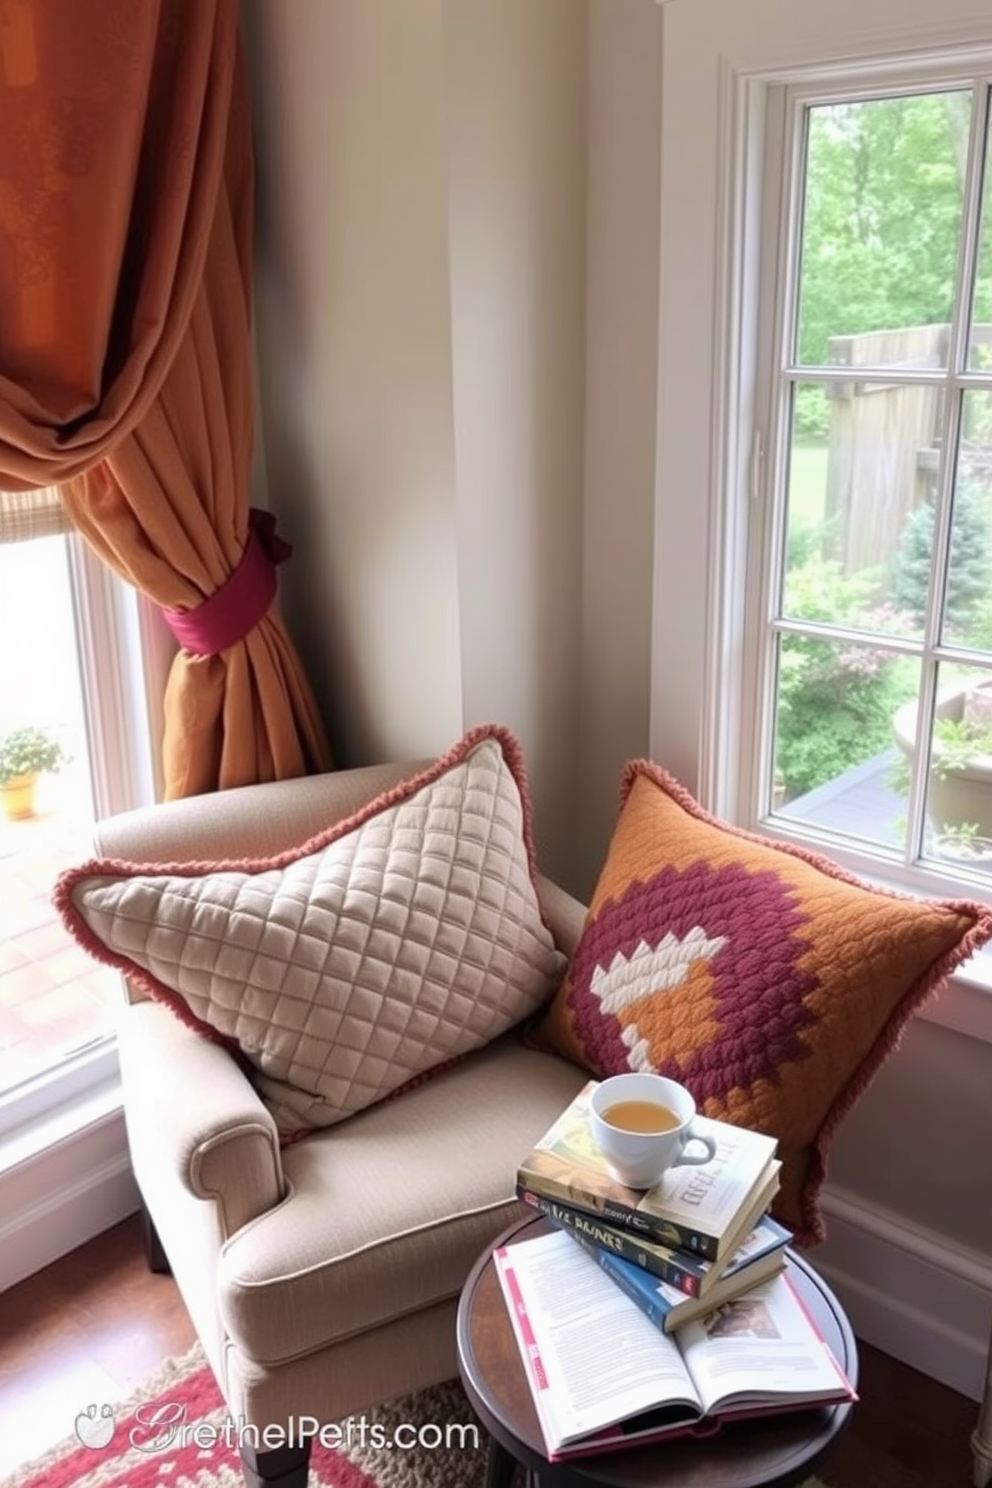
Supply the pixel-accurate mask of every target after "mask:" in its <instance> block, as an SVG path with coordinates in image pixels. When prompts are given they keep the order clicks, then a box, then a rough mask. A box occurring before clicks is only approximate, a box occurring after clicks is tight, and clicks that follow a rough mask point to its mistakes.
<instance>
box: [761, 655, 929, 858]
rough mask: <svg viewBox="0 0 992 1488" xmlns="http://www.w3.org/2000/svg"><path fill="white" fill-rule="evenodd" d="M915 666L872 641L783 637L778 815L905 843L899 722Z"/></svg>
mask: <svg viewBox="0 0 992 1488" xmlns="http://www.w3.org/2000/svg"><path fill="white" fill-rule="evenodd" d="M919 677H920V669H919V664H918V663H917V662H916V661H914V660H911V659H909V658H907V657H901V656H893V655H891V654H889V653H886V652H884V651H881V650H879V649H877V648H875V647H872V646H864V645H859V644H854V643H852V642H846V641H825V640H822V639H817V638H813V637H805V636H795V635H785V636H781V637H780V638H779V660H778V681H777V689H776V705H775V798H774V807H775V810H776V812H777V813H778V814H780V815H782V816H785V817H787V818H790V819H791V820H793V821H796V820H798V821H803V822H808V823H810V824H811V825H815V826H818V827H823V828H825V829H826V830H828V831H831V832H838V833H841V834H842V835H845V836H850V837H852V838H854V839H857V840H860V841H861V842H870V843H873V844H876V845H878V846H882V847H895V848H901V847H902V846H903V844H904V842H905V835H906V798H905V794H904V782H903V780H902V778H901V772H900V770H899V752H898V749H897V748H896V740H895V735H894V733H893V719H894V717H895V715H896V712H897V711H898V709H899V707H900V705H901V704H903V703H905V702H906V701H907V699H910V698H914V697H915V696H916V694H917V691H918V687H919Z"/></svg>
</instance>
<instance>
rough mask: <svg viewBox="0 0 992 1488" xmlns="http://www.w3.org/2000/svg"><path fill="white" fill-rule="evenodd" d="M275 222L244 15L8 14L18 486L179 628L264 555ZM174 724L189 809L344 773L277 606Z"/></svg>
mask: <svg viewBox="0 0 992 1488" xmlns="http://www.w3.org/2000/svg"><path fill="white" fill-rule="evenodd" d="M252 219H253V169H252V155H251V132H250V120H249V113H248V105H247V97H246V90H245V79H244V69H243V59H242V55H241V49H240V39H239V34H238V21H237V0H140V3H133V0H125V3H120V0H72V4H71V6H69V7H67V6H66V4H65V0H0V487H6V488H7V489H9V490H23V489H30V488H32V487H35V486H42V485H52V484H58V485H60V486H61V488H62V492H63V497H64V500H65V502H66V505H67V507H68V509H69V511H70V513H71V516H72V519H73V521H74V523H75V525H76V526H77V527H78V528H79V529H80V531H81V532H82V533H83V535H84V536H85V538H86V539H87V541H88V542H90V543H91V544H92V546H93V547H94V548H95V549H96V550H97V552H99V553H100V555H101V556H102V557H103V558H104V559H105V560H106V562H107V563H109V564H110V565H111V566H112V567H113V568H114V569H115V570H116V572H118V573H119V574H121V575H122V576H123V577H124V578H126V579H127V580H129V581H130V582H131V583H132V584H134V585H136V586H137V587H138V588H139V589H141V590H142V591H143V592H144V593H146V594H148V595H149V596H150V597H151V598H152V599H153V600H154V601H155V603H156V604H158V605H160V606H162V607H163V608H165V609H167V610H170V611H177V612H190V613H195V612H196V610H197V608H198V607H199V606H200V605H201V604H202V603H203V602H204V601H206V600H207V599H210V598H211V597H214V596H217V595H218V593H223V592H224V590H225V586H227V588H228V592H229V590H230V582H231V580H232V575H236V573H237V571H238V570H239V566H241V565H242V561H243V559H244V558H245V556H246V551H247V547H248V543H249V523H250V515H249V509H248V492H249V486H250V470H251V445H252V402H251V361H250V315H251V296H252ZM255 556H256V557H257V553H256V555H255ZM267 566H268V567H269V568H271V562H270V560H269V559H263V560H262V567H263V569H264V568H265V567H267ZM242 576H243V575H242ZM256 607H257V606H256ZM250 608H251V606H250V605H249V609H250ZM263 608H264V600H263ZM248 623H249V624H250V619H249V622H248ZM165 713H166V728H165V739H164V743H163V752H164V761H165V774H166V794H167V795H168V796H181V795H192V794H196V793H198V792H201V791H208V790H213V789H223V788H226V787H228V786H232V785H240V784H248V783H250V782H253V781H258V780H267V779H281V778H286V777H289V776H293V775H300V774H304V773H306V772H307V771H308V770H313V769H322V768H326V767H327V766H328V765H329V763H330V761H329V755H328V750H327V745H326V741H325V736H324V732H323V728H322V725H321V722H320V718H319V715H318V712H317V708H316V705H315V703H314V700H313V697H312V694H311V691H310V688H309V685H308V684H307V682H306V679H305V677H304V676H303V674H302V671H301V668H300V665H299V660H298V658H297V656H296V653H295V651H294V648H293V646H292V643H291V641H290V639H289V637H288V634H287V632H286V630H285V627H284V625H283V623H282V620H281V619H280V617H279V615H278V612H277V610H276V608H275V606H274V605H269V606H268V607H267V608H264V613H262V614H261V616H260V618H258V619H257V623H254V624H251V627H250V629H248V632H247V634H245V635H244V636H243V637H242V638H241V639H237V640H235V641H233V643H231V644H229V645H225V646H224V648H223V649H221V650H219V651H216V652H214V653H213V654H194V652H193V651H190V650H187V649H183V650H180V652H179V654H178V655H177V657H176V659H175V661H174V663H173V668H172V672H171V674H170V678H169V684H168V688H167V693H166V700H165Z"/></svg>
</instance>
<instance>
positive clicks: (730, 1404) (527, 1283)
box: [494, 1230, 857, 1462]
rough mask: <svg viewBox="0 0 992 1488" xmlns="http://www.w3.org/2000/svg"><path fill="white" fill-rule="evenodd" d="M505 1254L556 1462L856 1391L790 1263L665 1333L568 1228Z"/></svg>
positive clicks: (504, 1249) (504, 1267) (504, 1279)
mask: <svg viewBox="0 0 992 1488" xmlns="http://www.w3.org/2000/svg"><path fill="white" fill-rule="evenodd" d="M494 1262H495V1265H496V1273H497V1276H498V1277H499V1281H500V1285H501V1287H502V1289H503V1295H504V1297H505V1298H506V1302H507V1307H508V1309H509V1313H510V1318H511V1320H512V1323H513V1331H514V1334H515V1336H516V1340H517V1345H518V1347H519V1349H520V1355H521V1358H522V1360H523V1365H524V1370H525V1372H526V1375H527V1381H528V1384H529V1385H530V1389H531V1393H532V1395H533V1397H534V1404H535V1406H536V1409H537V1416H538V1420H539V1421H540V1424H541V1431H542V1434H543V1436H544V1443H545V1450H546V1451H547V1454H548V1457H549V1459H550V1460H551V1461H552V1462H555V1461H558V1460H560V1459H562V1458H570V1457H578V1456H590V1455H592V1454H594V1453H598V1452H605V1451H610V1450H614V1449H616V1448H618V1447H622V1446H636V1445H641V1444H642V1443H645V1442H648V1441H652V1440H655V1439H657V1438H659V1437H663V1436H675V1435H685V1434H689V1433H696V1434H699V1435H704V1434H709V1433H710V1432H712V1431H715V1430H717V1429H718V1428H719V1426H720V1424H721V1422H723V1421H729V1420H734V1419H739V1418H743V1417H748V1416H759V1415H765V1414H780V1413H782V1412H784V1411H792V1410H799V1409H803V1408H810V1407H812V1406H820V1405H832V1404H837V1403H840V1402H842V1401H851V1400H855V1399H856V1398H857V1397H856V1395H855V1392H854V1388H853V1386H852V1384H851V1382H850V1380H849V1379H848V1378H847V1376H846V1375H845V1374H844V1372H843V1370H842V1369H841V1367H840V1364H839V1363H838V1362H837V1360H836V1359H835V1358H834V1355H833V1353H832V1352H831V1351H830V1349H829V1348H828V1347H827V1344H826V1343H825V1341H824V1339H823V1337H822V1336H821V1334H820V1332H819V1330H818V1328H817V1327H816V1325H815V1323H814V1322H813V1320H812V1318H811V1317H810V1315H809V1313H808V1312H807V1310H806V1308H805V1306H804V1305H803V1303H802V1301H801V1300H800V1298H799V1296H798V1294H797V1292H796V1290H795V1288H794V1287H793V1285H792V1283H791V1281H790V1280H789V1270H788V1267H787V1268H786V1270H785V1271H784V1272H783V1273H782V1274H780V1275H779V1276H776V1277H773V1278H772V1279H771V1280H770V1281H766V1282H764V1283H763V1284H762V1285H760V1286H758V1287H756V1288H754V1290H753V1291H749V1292H746V1293H744V1294H743V1295H742V1296H738V1297H736V1298H734V1299H733V1300H731V1301H728V1302H725V1303H723V1304H721V1305H720V1306H718V1307H716V1308H714V1309H713V1310H712V1311H711V1312H709V1313H707V1314H706V1315H705V1316H704V1317H702V1318H699V1319H696V1320H695V1321H693V1322H690V1323H687V1324H686V1325H685V1326H684V1327H683V1328H680V1329H678V1331H677V1332H675V1333H673V1334H665V1333H663V1332H662V1331H661V1330H660V1329H659V1328H658V1327H657V1326H656V1325H655V1324H654V1323H652V1322H651V1321H650V1320H649V1319H648V1318H647V1317H646V1316H645V1315H644V1313H643V1312H642V1311H641V1310H640V1308H639V1307H637V1306H636V1305H635V1304H634V1303H633V1302H632V1301H631V1300H630V1298H629V1297H627V1296H625V1295H624V1293H623V1292H622V1291H621V1290H620V1288H619V1287H618V1286H617V1285H616V1283H615V1282H613V1281H611V1279H610V1278H609V1277H608V1276H607V1275H606V1274H605V1273H604V1272H603V1271H602V1270H601V1269H600V1268H599V1266H598V1265H597V1264H596V1262H595V1261H594V1260H593V1259H592V1257H591V1256H589V1255H587V1254H586V1252H585V1251H584V1250H583V1249H582V1248H581V1247H580V1246H578V1245H576V1244H575V1242H574V1241H573V1240H572V1238H571V1237H570V1236H569V1235H567V1234H565V1233H564V1232H563V1231H559V1230H556V1231H554V1232H553V1233H551V1234H547V1235H537V1236H533V1237H531V1238H529V1239H525V1240H518V1241H511V1242H510V1244H509V1245H504V1246H500V1247H499V1248H498V1249H497V1250H496V1251H495V1252H494Z"/></svg>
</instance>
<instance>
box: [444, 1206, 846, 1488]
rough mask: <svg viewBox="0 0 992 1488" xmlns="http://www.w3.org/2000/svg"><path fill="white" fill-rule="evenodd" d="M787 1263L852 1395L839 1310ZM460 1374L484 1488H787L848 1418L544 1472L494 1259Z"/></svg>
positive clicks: (790, 1423)
mask: <svg viewBox="0 0 992 1488" xmlns="http://www.w3.org/2000/svg"><path fill="white" fill-rule="evenodd" d="M549 1228H550V1225H549V1223H548V1221H547V1220H545V1219H540V1218H533V1217H529V1218H525V1219H523V1220H520V1221H518V1223H517V1224H515V1225H513V1226H512V1227H511V1228H510V1229H508V1230H506V1231H505V1232H504V1234H502V1235H501V1236H500V1237H499V1239H498V1240H497V1241H496V1242H495V1243H496V1245H497V1246H498V1245H503V1244H505V1243H506V1242H507V1241H508V1240H511V1239H520V1238H522V1237H523V1235H524V1233H525V1232H531V1233H533V1234H540V1233H541V1232H542V1231H544V1230H547V1229H549ZM789 1262H790V1275H791V1278H792V1281H793V1282H794V1283H795V1285H796V1288H797V1290H798V1291H799V1293H800V1295H801V1297H802V1299H803V1301H804V1302H805V1304H806V1306H807V1307H808V1308H809V1310H810V1312H811V1314H812V1316H813V1318H814V1319H815V1321H816V1323H817V1325H818V1327H819V1328H820V1331H821V1333H822V1334H823V1336H824V1338H825V1339H826V1341H827V1343H828V1344H829V1345H830V1347H831V1348H832V1349H833V1351H834V1354H835V1356H836V1358H837V1360H838V1361H839V1363H840V1365H841V1368H842V1369H843V1370H844V1372H845V1373H846V1374H847V1376H848V1378H849V1379H850V1381H851V1383H852V1384H853V1385H855V1386H856V1385H857V1374H858V1354H857V1345H856V1344H855V1341H854V1334H853V1333H852V1331H851V1326H850V1324H849V1323H848V1321H847V1318H846V1317H845V1315H844V1311H843V1309H842V1307H841V1305H840V1303H839V1302H838V1301H837V1299H836V1297H835V1296H834V1295H833V1293H832V1292H831V1290H830V1288H829V1287H828V1286H827V1285H826V1283H825V1282H824V1281H823V1280H821V1278H820V1277H819V1276H817V1274H816V1272H815V1271H814V1270H813V1268H812V1267H811V1266H810V1265H809V1264H808V1263H807V1262H806V1261H804V1260H802V1258H801V1257H799V1256H797V1255H796V1254H795V1253H794V1252H792V1251H790V1252H789ZM458 1368H459V1372H460V1374H461V1378H462V1384H463V1385H464V1387H465V1393H466V1394H467V1395H468V1398H469V1400H470V1401H471V1402H472V1405H473V1407H474V1409H475V1411H476V1413H477V1414H478V1416H479V1419H480V1420H481V1421H482V1423H483V1425H484V1426H485V1428H486V1430H487V1431H488V1432H489V1438H490V1441H489V1458H488V1463H487V1470H486V1488H509V1483H510V1480H511V1478H512V1476H513V1470H514V1467H515V1465H516V1464H517V1463H521V1464H522V1465H523V1466H524V1467H525V1468H526V1469H527V1472H528V1476H529V1479H530V1481H531V1482H537V1483H539V1484H540V1485H541V1488H593V1485H596V1484H598V1485H602V1488H794V1485H796V1484H799V1483H802V1482H803V1481H804V1479H805V1478H807V1477H808V1476H809V1475H810V1474H811V1473H812V1472H813V1471H814V1470H815V1469H816V1467H817V1464H818V1463H820V1462H821V1461H822V1460H823V1459H824V1458H825V1457H826V1456H827V1454H828V1453H829V1451H830V1449H831V1447H832V1446H833V1444H834V1442H835V1441H836V1439H837V1437H838V1436H839V1435H840V1433H841V1431H842V1430H843V1429H844V1427H845V1425H846V1424H847V1421H848V1417H849V1416H850V1413H851V1410H852V1406H851V1405H850V1404H844V1405H835V1406H826V1407H819V1408H817V1409H814V1410H808V1411H800V1412H796V1413H795V1414H787V1415H782V1416H772V1417H764V1418H762V1419H760V1420H753V1421H737V1422H734V1423H728V1425H726V1426H724V1427H723V1428H722V1429H721V1430H720V1431H719V1432H717V1433H715V1434H714V1435H713V1436H708V1437H702V1438H697V1439H693V1438H683V1439H678V1440H674V1441H669V1442H662V1443H654V1444H653V1445H651V1446H646V1447H632V1448H626V1449H623V1450H621V1451H617V1452H608V1453H604V1454H603V1455H602V1456H597V1457H588V1458H583V1459H582V1460H581V1461H576V1462H569V1463H558V1462H554V1463H552V1462H549V1461H548V1459H547V1457H546V1456H545V1453H544V1447H543V1439H542V1436H541V1428H540V1426H539V1425H538V1421H537V1414H536V1412H535V1409H534V1403H533V1401H532V1399H531V1395H530V1389H529V1387H528V1384H527V1379H526V1376H525V1374H524V1370H523V1365H522V1363H521V1360H520V1354H519V1352H518V1349H517V1344H516V1340H515V1338H514V1336H513V1329H512V1326H511V1324H510V1319H509V1315H508V1313H507V1310H506V1304H505V1302H504V1300H503V1293H502V1291H501V1290H500V1285H499V1281H498V1279H497V1276H496V1268H495V1266H494V1265H493V1262H492V1251H491V1250H487V1251H486V1253H485V1254H484V1255H482V1256H480V1257H479V1260H478V1261H477V1262H476V1264H475V1266H474V1267H473V1268H472V1272H471V1274H470V1275H469V1278H468V1280H467V1281H466V1283H465V1286H464V1288H463V1290H462V1295H461V1301H460V1302H459V1306H458Z"/></svg>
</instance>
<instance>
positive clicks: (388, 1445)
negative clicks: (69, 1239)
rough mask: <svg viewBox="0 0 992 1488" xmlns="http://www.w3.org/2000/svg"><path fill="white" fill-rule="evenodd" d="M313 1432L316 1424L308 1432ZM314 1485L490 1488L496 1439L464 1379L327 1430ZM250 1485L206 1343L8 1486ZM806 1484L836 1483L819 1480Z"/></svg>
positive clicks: (317, 1446) (96, 1409)
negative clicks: (489, 1448)
mask: <svg viewBox="0 0 992 1488" xmlns="http://www.w3.org/2000/svg"><path fill="white" fill-rule="evenodd" d="M308 1429H311V1430H313V1428H308ZM322 1435H323V1436H324V1438H325V1439H324V1440H323V1441H322V1440H321V1439H320V1436H317V1437H315V1438H314V1442H313V1448H312V1452H311V1458H310V1479H309V1488H483V1484H484V1481H485V1463H486V1435H485V1431H484V1430H483V1428H482V1426H481V1425H480V1424H479V1422H478V1420H477V1418H476V1416H475V1415H474V1414H473V1412H472V1407H471V1406H470V1405H469V1403H468V1400H467V1399H466V1398H465V1394H464V1392H463V1390H462V1388H461V1386H460V1385H459V1384H458V1383H457V1381H455V1380H451V1381H449V1382H448V1383H446V1384H443V1385H437V1386H435V1387H434V1388H432V1389H429V1390H421V1391H418V1393H417V1394H415V1395H408V1396H405V1397H403V1398H402V1399H400V1400H395V1401H393V1402H391V1403H390V1404H389V1405H386V1406H379V1407H377V1408H376V1409H375V1410H374V1411H371V1412H368V1413H367V1414H366V1415H364V1416H353V1417H350V1418H349V1420H348V1421H346V1422H341V1423H338V1424H337V1426H333V1425H332V1426H326V1425H325V1426H324V1427H323V1429H322ZM167 1485H168V1488H194V1485H195V1488H243V1485H244V1479H243V1477H242V1475H241V1466H240V1462H239V1458H238V1449H237V1441H236V1427H235V1425H234V1423H232V1422H231V1420H230V1417H229V1416H228V1414H227V1409H226V1407H225V1405H224V1403H223V1401H222V1400H221V1397H220V1393H219V1391H218V1389H217V1385H216V1382H215V1380H214V1377H213V1374H212V1373H211V1371H210V1368H209V1366H208V1365H207V1363H206V1361H205V1359H204V1356H203V1353H202V1351H201V1349H200V1348H199V1346H198V1345H197V1346H194V1348H192V1349H191V1350H190V1352H189V1353H188V1354H185V1355H183V1357H182V1358H179V1359H173V1360H170V1361H169V1363H167V1364H166V1365H165V1366H164V1367H163V1369H162V1370H160V1371H159V1373H158V1374H156V1375H155V1377H154V1378H153V1379H150V1380H147V1381H146V1382H145V1384H144V1385H143V1386H142V1387H141V1389H140V1390H138V1391H136V1392H135V1394H133V1395H132V1396H130V1397H129V1398H128V1399H126V1400H122V1401H116V1402H115V1403H114V1404H113V1405H111V1404H107V1403H101V1402H100V1401H91V1402H86V1403H85V1404H84V1405H83V1407H82V1409H81V1410H80V1412H79V1414H78V1415H77V1416H76V1419H75V1432H74V1433H73V1435H72V1436H70V1437H69V1438H68V1439H67V1440H66V1441H64V1442H61V1443H60V1444H59V1445H58V1446H57V1447H53V1448H52V1450H51V1451H50V1452H48V1453H46V1454H45V1456H44V1457H42V1458H39V1459H38V1460H37V1461H36V1462H32V1463H29V1464H27V1465H26V1466H24V1467H23V1468H21V1469H20V1470H19V1471H18V1472H17V1473H15V1475H14V1476H13V1477H11V1478H7V1479H6V1480H5V1482H4V1484H3V1488H167ZM803 1488H826V1485H825V1484H823V1483H821V1482H820V1480H819V1479H816V1478H810V1479H809V1480H808V1481H807V1482H806V1483H805V1484H804V1485H803Z"/></svg>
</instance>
